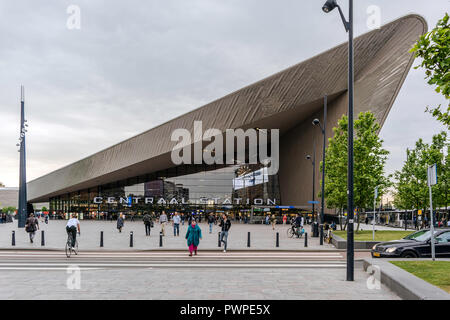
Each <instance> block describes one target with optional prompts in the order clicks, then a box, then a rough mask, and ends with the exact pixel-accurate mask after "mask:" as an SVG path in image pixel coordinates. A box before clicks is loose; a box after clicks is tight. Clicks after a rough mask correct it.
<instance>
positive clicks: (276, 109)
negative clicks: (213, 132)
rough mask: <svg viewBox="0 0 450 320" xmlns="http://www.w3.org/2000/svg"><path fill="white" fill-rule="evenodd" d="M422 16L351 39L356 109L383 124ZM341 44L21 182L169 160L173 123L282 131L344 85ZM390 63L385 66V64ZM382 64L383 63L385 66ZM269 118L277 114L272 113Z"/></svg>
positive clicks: (91, 177)
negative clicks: (372, 112) (357, 86)
mask: <svg viewBox="0 0 450 320" xmlns="http://www.w3.org/2000/svg"><path fill="white" fill-rule="evenodd" d="M426 29H427V25H426V22H425V20H424V19H423V18H422V17H420V16H418V15H408V16H405V17H402V18H400V19H398V20H395V21H393V22H391V23H389V24H387V25H384V26H383V27H381V28H380V29H378V30H374V31H371V32H369V33H366V34H363V35H361V36H359V37H358V38H356V39H355V50H354V52H355V56H354V61H355V65H354V68H355V69H354V70H355V82H359V83H360V84H362V86H361V87H360V88H363V89H362V90H361V89H360V92H358V91H356V92H355V114H357V112H358V111H359V110H364V109H368V107H374V108H373V109H374V110H376V116H377V119H378V120H379V121H380V122H381V124H383V122H384V121H385V119H386V117H387V114H388V113H389V110H390V108H391V107H392V104H393V102H394V99H395V97H396V96H397V93H398V91H399V89H400V87H401V85H402V83H403V81H404V79H405V77H406V74H407V72H408V70H409V69H410V67H411V64H412V61H413V55H412V54H411V53H409V52H408V50H409V48H411V47H412V45H413V43H414V42H415V41H416V40H417V39H418V37H419V36H420V35H421V34H423V33H424V32H426ZM347 52H348V49H347V44H346V43H344V44H342V45H339V46H337V47H335V48H333V49H330V50H328V51H326V52H324V53H321V54H319V55H317V56H315V57H312V58H310V59H308V60H306V61H304V62H301V63H299V64H297V65H294V66H292V67H290V68H288V69H286V70H283V71H281V72H279V73H276V74H274V75H272V76H270V77H268V78H265V79H263V80H261V81H259V82H256V83H254V84H252V85H249V86H247V87H244V88H242V89H240V90H238V91H236V92H233V93H231V94H229V95H227V96H225V97H223V98H220V99H218V100H216V101H213V102H211V103H209V104H207V105H205V106H203V107H201V108H198V109H195V110H193V111H191V112H189V113H186V114H185V115H182V116H180V117H178V118H175V119H173V120H171V121H169V122H167V123H165V124H163V125H160V126H158V127H155V128H153V129H150V130H148V131H145V132H143V133H142V134H139V135H137V136H135V137H132V138H130V139H127V140H125V141H123V142H121V143H118V144H116V145H114V146H112V147H110V148H107V149H105V150H102V151H100V152H98V153H95V154H93V155H92V156H89V157H87V158H85V159H82V160H80V161H77V162H75V163H73V164H70V165H68V166H66V167H64V168H61V169H58V170H56V171H53V172H51V173H49V174H47V175H45V176H42V177H40V178H37V179H35V180H33V181H31V182H29V183H28V198H29V200H30V201H32V202H41V201H48V199H49V198H50V197H52V196H56V195H60V194H64V193H67V192H72V191H76V190H80V189H84V188H89V187H94V186H96V185H100V184H105V183H109V182H113V181H117V180H120V179H125V178H128V177H134V176H137V175H141V174H147V173H151V172H155V171H158V170H163V169H166V168H169V167H172V166H173V164H172V163H171V161H170V152H171V151H172V148H173V147H174V146H175V145H176V142H173V141H171V140H170V137H171V133H172V131H173V130H175V129H177V128H186V129H188V130H192V128H193V122H194V121H195V120H201V121H202V122H203V128H204V129H206V128H216V129H219V130H222V131H225V130H226V129H235V128H244V129H245V128H251V127H265V128H279V129H280V130H281V133H282V134H283V132H284V131H286V130H288V129H289V128H290V127H292V126H293V125H295V124H296V123H299V122H301V121H302V120H303V119H304V118H306V116H307V115H309V114H312V113H313V112H315V111H317V109H318V108H320V107H321V103H322V97H323V96H324V95H328V96H329V97H330V98H329V99H330V100H333V99H334V98H335V97H337V96H339V95H340V94H342V93H343V92H345V91H346V89H347ZM392 65H394V66H395V67H394V68H392V67H391V66H392ZM387 66H390V67H389V68H388V67H387ZM274 120H276V121H274Z"/></svg>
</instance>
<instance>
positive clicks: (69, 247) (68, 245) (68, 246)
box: [66, 232, 78, 258]
mask: <svg viewBox="0 0 450 320" xmlns="http://www.w3.org/2000/svg"><path fill="white" fill-rule="evenodd" d="M72 252H73V253H75V255H78V240H76V239H75V246H73V247H72V232H68V233H67V242H66V256H67V258H70V256H71V255H72Z"/></svg>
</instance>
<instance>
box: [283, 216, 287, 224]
mask: <svg viewBox="0 0 450 320" xmlns="http://www.w3.org/2000/svg"><path fill="white" fill-rule="evenodd" d="M286 221H287V215H283V225H285V224H286Z"/></svg>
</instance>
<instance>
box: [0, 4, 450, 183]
mask: <svg viewBox="0 0 450 320" xmlns="http://www.w3.org/2000/svg"><path fill="white" fill-rule="evenodd" d="M323 2H324V0H164V1H163V0H152V1H137V0H127V1H111V0H108V1H92V0H89V1H87V0H86V1H81V0H71V1H44V0H42V1H32V0H27V1H23V0H15V1H1V2H0V15H1V16H0V39H1V46H0V71H1V72H0V82H1V85H0V119H1V123H0V181H1V182H3V183H5V184H6V185H7V186H9V187H14V186H18V183H19V178H18V176H19V174H18V172H19V168H18V167H19V153H18V152H17V147H16V146H15V145H16V143H17V139H18V133H19V125H20V124H19V121H20V101H19V100H20V85H21V84H24V85H25V95H26V104H25V106H26V118H27V119H28V123H29V125H30V126H29V131H28V134H27V159H28V160H27V161H28V163H27V164H28V167H27V180H28V181H30V180H32V179H35V178H37V177H39V176H41V175H44V174H46V173H49V172H51V171H53V170H55V169H58V168H60V167H62V166H65V165H67V164H69V163H72V162H74V161H77V160H79V159H81V158H84V157H86V156H88V155H90V154H93V153H95V152H97V151H99V150H101V149H104V148H106V147H109V146H111V145H113V144H115V143H117V142H120V141H122V140H124V139H126V138H129V137H131V136H133V135H136V134H138V133H140V132H142V131H145V130H147V129H150V128H152V127H154V126H156V125H158V124H161V123H163V122H166V121H168V120H170V119H172V118H174V117H176V116H179V115H182V114H184V113H186V112H188V111H190V110H192V109H194V108H197V107H199V106H202V105H204V104H205V103H208V102H210V101H212V100H215V99H217V98H220V97H222V96H224V95H226V94H228V93H230V92H232V91H234V90H237V89H240V88H241V87H243V86H246V85H248V84H251V83H253V82H255V81H258V80H260V79H262V78H264V77H267V76H269V75H271V74H273V73H275V72H278V71H280V70H282V69H284V68H287V67H289V66H291V65H293V64H296V63H298V62H301V61H303V60H305V59H307V58H309V57H311V56H313V55H315V54H318V53H321V52H323V51H325V50H327V49H329V48H331V47H333V46H336V45H338V44H340V43H343V42H345V41H346V40H347V34H346V33H345V30H344V28H343V26H342V23H341V20H340V18H339V15H338V12H337V11H336V12H334V11H333V12H332V13H330V14H324V13H323V12H322V10H321V7H322V5H323ZM339 2H340V3H342V6H343V9H344V12H347V3H348V1H346V0H340V1H339ZM72 4H74V5H77V6H79V8H80V10H81V12H80V17H81V20H80V26H81V28H80V29H79V30H78V29H69V28H68V27H67V19H68V18H69V16H70V14H68V13H67V8H68V7H69V6H70V5H72ZM370 5H378V6H379V7H380V9H381V22H382V24H385V23H387V22H390V21H392V20H395V19H396V18H398V17H401V16H404V15H406V14H408V13H418V14H421V15H422V16H423V17H425V19H426V20H427V22H428V25H429V27H433V26H434V25H435V24H436V22H437V20H438V19H439V18H441V17H442V16H443V15H444V13H445V11H449V8H450V2H449V0H433V1H422V0H414V1H410V0H409V1H407V0H395V1H392V0H384V1H375V0H372V1H364V0H357V1H355V36H356V35H360V34H362V33H366V32H368V31H370V30H368V28H367V24H366V20H367V18H368V15H367V13H366V10H367V7H368V6H370ZM415 64H417V62H416V63H415ZM423 78H424V73H423V70H420V69H419V70H413V69H412V70H411V71H410V73H409V75H408V77H407V79H406V81H405V83H404V84H403V87H402V89H401V91H400V93H399V96H398V97H397V100H396V101H395V103H394V106H393V107H392V110H391V112H390V114H389V116H388V118H387V120H386V122H385V124H384V127H383V129H382V131H381V137H382V138H383V139H384V141H385V147H386V148H387V149H388V150H389V151H390V152H391V155H390V158H389V162H388V164H387V168H386V169H387V172H389V173H391V172H393V171H394V170H396V169H399V168H400V167H401V165H402V162H403V161H404V159H405V149H406V147H411V146H413V145H414V142H415V141H416V140H417V139H418V138H420V137H422V138H424V139H425V140H426V141H429V140H430V139H431V136H432V135H433V134H435V133H437V132H439V131H441V130H444V127H443V126H441V125H439V123H438V122H437V121H436V120H434V119H433V118H432V117H431V116H430V115H428V114H427V113H424V109H425V107H426V106H427V105H437V104H439V103H445V101H444V98H443V97H442V96H441V95H439V94H436V93H435V92H434V90H433V88H431V87H430V86H428V85H427V84H426V82H425V81H424V79H423Z"/></svg>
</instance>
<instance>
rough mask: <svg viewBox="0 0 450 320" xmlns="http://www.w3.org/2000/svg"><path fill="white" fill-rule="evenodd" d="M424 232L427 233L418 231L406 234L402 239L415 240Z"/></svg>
mask: <svg viewBox="0 0 450 320" xmlns="http://www.w3.org/2000/svg"><path fill="white" fill-rule="evenodd" d="M425 232H427V230H420V231H417V232H414V233H411V234H408V235H407V236H406V237H404V238H403V239H406V240H416V238H417V237H419V236H421V235H423V234H424V233H425Z"/></svg>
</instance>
